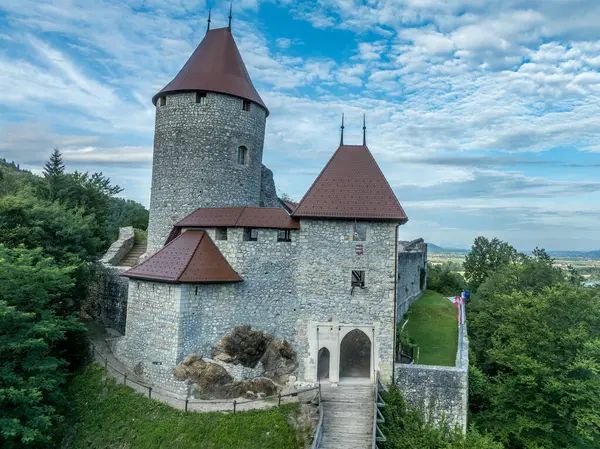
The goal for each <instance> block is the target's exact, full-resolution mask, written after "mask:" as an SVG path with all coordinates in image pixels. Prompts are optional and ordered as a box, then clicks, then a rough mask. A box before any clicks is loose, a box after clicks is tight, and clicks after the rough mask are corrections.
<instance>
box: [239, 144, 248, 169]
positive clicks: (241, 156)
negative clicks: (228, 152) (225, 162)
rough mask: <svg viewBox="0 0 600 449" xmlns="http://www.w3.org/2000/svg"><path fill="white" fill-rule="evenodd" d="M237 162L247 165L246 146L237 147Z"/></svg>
mask: <svg viewBox="0 0 600 449" xmlns="http://www.w3.org/2000/svg"><path fill="white" fill-rule="evenodd" d="M237 163H238V164H239V165H248V148H246V147H244V146H242V147H239V148H238V153H237Z"/></svg>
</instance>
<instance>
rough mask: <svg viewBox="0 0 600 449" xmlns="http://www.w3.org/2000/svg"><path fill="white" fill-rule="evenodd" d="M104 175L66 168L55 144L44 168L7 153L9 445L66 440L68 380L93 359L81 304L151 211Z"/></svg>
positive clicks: (4, 291) (1, 357)
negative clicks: (122, 238) (100, 261)
mask: <svg viewBox="0 0 600 449" xmlns="http://www.w3.org/2000/svg"><path fill="white" fill-rule="evenodd" d="M120 192H121V188H120V187H119V186H116V185H112V184H111V182H110V179H109V178H107V177H105V176H104V175H103V174H102V173H88V172H83V173H81V172H77V171H73V172H67V171H66V167H65V164H64V163H63V160H62V156H61V153H60V151H59V150H54V152H53V153H52V155H51V157H50V159H49V160H48V162H47V163H46V165H45V167H44V172H43V176H36V175H34V174H32V173H30V172H28V171H26V170H21V169H20V168H19V166H18V165H16V164H14V163H9V162H7V161H5V160H4V159H0V447H2V448H4V449H12V448H27V447H31V448H43V447H55V446H57V445H58V444H59V443H60V441H61V438H62V436H63V434H64V432H65V429H66V427H67V425H68V422H67V418H66V416H67V414H68V410H69V400H68V397H67V396H66V393H65V385H66V383H67V382H68V380H69V377H70V376H71V374H72V373H73V372H74V371H75V370H76V369H77V368H79V367H81V366H82V365H83V364H85V363H86V362H87V340H86V336H85V328H84V326H83V325H82V323H81V322H80V321H79V319H78V313H77V312H78V311H79V305H80V303H81V300H82V298H83V295H84V293H85V290H86V287H87V283H88V282H89V279H90V274H91V270H92V269H93V262H94V261H95V260H97V258H98V256H99V255H101V254H102V253H103V252H104V251H105V250H106V249H107V248H108V246H109V245H110V243H111V242H112V241H113V240H114V239H115V238H116V236H117V234H118V229H119V227H121V226H126V225H129V226H134V227H136V228H138V229H146V227H147V224H148V211H147V210H146V209H145V208H144V206H142V205H141V204H139V203H136V202H134V201H131V200H125V199H122V198H117V197H116V195H117V194H119V193H120Z"/></svg>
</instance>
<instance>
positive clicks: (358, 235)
mask: <svg viewBox="0 0 600 449" xmlns="http://www.w3.org/2000/svg"><path fill="white" fill-rule="evenodd" d="M352 240H354V241H355V242H364V241H365V240H367V225H366V223H354V228H353V229H352Z"/></svg>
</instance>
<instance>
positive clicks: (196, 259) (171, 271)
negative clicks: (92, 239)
mask: <svg viewBox="0 0 600 449" xmlns="http://www.w3.org/2000/svg"><path fill="white" fill-rule="evenodd" d="M121 275H122V276H126V277H130V278H135V279H145V280H150V281H158V282H174V283H180V282H187V283H198V282H239V281H241V280H242V278H241V277H240V276H239V275H238V274H237V273H236V272H235V271H234V270H233V268H231V265H229V263H228V262H227V260H225V258H224V257H223V255H222V254H221V252H220V251H219V249H218V248H217V247H216V246H215V244H214V243H213V241H212V240H211V239H210V237H209V236H208V235H207V234H206V233H205V232H204V231H186V232H184V233H183V234H181V235H180V236H179V237H177V238H176V239H174V240H173V241H171V242H170V243H169V244H167V245H166V246H165V247H164V248H162V249H161V250H159V251H158V252H157V253H155V254H154V255H152V256H151V257H149V258H148V259H147V260H145V261H144V262H142V263H141V264H139V265H137V266H136V267H133V268H131V269H130V270H127V271H125V272H123V273H121Z"/></svg>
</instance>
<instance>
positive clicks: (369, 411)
mask: <svg viewBox="0 0 600 449" xmlns="http://www.w3.org/2000/svg"><path fill="white" fill-rule="evenodd" d="M373 388H374V386H373V385H372V384H370V383H369V384H356V383H348V384H344V383H341V384H339V386H337V387H334V386H331V385H330V384H322V385H321V398H322V406H323V440H322V441H321V444H320V445H319V448H320V449H370V448H371V445H372V441H373V408H374V406H375V404H374V403H373V401H374V393H375V391H374V390H373Z"/></svg>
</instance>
